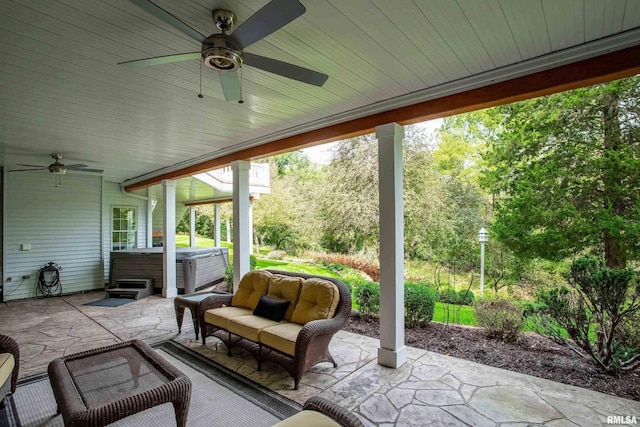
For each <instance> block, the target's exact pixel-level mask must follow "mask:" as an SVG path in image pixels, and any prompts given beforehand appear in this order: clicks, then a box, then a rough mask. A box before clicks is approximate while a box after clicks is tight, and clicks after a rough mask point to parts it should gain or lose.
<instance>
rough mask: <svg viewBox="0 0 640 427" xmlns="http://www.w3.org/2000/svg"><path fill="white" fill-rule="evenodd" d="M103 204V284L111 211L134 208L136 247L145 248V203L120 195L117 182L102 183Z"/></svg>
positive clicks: (107, 279)
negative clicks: (115, 208) (117, 208)
mask: <svg viewBox="0 0 640 427" xmlns="http://www.w3.org/2000/svg"><path fill="white" fill-rule="evenodd" d="M103 189H104V204H103V210H102V230H103V239H102V241H103V242H104V243H103V251H104V282H105V283H107V282H108V281H109V254H110V253H111V210H112V208H114V207H116V206H118V207H135V208H136V216H137V218H136V224H137V225H136V247H138V248H146V247H147V201H146V200H144V199H140V198H138V197H133V196H129V195H125V194H122V192H121V191H120V184H118V183H117V182H111V181H105V182H104V186H103Z"/></svg>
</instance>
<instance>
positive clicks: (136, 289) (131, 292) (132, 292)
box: [107, 279, 153, 299]
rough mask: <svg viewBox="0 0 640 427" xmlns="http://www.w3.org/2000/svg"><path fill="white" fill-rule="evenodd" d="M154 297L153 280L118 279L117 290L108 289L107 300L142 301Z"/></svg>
mask: <svg viewBox="0 0 640 427" xmlns="http://www.w3.org/2000/svg"><path fill="white" fill-rule="evenodd" d="M150 295H153V279H118V281H117V282H116V287H115V288H109V289H107V298H134V299H140V298H145V297H148V296H150Z"/></svg>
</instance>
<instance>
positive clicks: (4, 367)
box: [0, 353, 16, 398]
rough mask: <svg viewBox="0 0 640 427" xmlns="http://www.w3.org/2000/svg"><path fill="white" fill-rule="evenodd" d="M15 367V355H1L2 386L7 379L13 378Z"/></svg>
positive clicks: (0, 376) (0, 373)
mask: <svg viewBox="0 0 640 427" xmlns="http://www.w3.org/2000/svg"><path fill="white" fill-rule="evenodd" d="M14 366H16V359H15V358H14V357H13V354H11V353H0V385H2V384H4V383H5V382H6V381H7V379H9V377H11V374H12V373H13V367H14ZM0 398H1V396H0Z"/></svg>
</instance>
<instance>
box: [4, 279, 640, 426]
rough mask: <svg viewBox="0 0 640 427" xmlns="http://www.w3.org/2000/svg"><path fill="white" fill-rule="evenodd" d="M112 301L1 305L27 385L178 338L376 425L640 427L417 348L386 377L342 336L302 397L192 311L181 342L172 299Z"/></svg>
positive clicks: (628, 409) (638, 414) (592, 400)
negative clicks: (51, 371) (617, 425)
mask: <svg viewBox="0 0 640 427" xmlns="http://www.w3.org/2000/svg"><path fill="white" fill-rule="evenodd" d="M102 296H103V292H101V291H96V292H88V293H84V294H76V295H69V296H64V297H57V298H49V299H42V300H25V301H18V302H10V303H6V304H1V305H0V333H3V334H7V335H10V336H12V337H14V338H15V339H16V341H18V344H19V345H20V351H21V364H20V377H21V378H24V377H27V376H30V375H34V374H39V373H42V372H46V368H47V365H48V363H49V362H50V361H51V360H52V359H54V358H56V357H59V356H62V355H65V354H70V353H74V352H77V351H82V350H88V349H91V348H96V347H100V346H104V345H108V344H113V343H116V342H120V341H123V340H129V339H133V338H138V339H142V340H144V341H145V342H147V343H149V344H152V343H154V342H159V341H165V340H168V339H173V340H175V341H177V342H179V343H181V344H183V345H185V346H187V347H189V348H191V349H193V350H194V351H197V352H198V353H200V354H202V355H204V356H206V357H209V358H211V359H212V360H215V361H216V362H218V363H221V364H222V365H224V366H226V367H228V368H230V369H233V370H235V371H237V372H239V373H241V374H242V375H244V376H246V377H248V378H251V379H252V380H254V381H256V382H258V383H260V384H263V385H265V386H267V387H269V388H271V389H272V390H275V391H277V392H278V393H280V394H282V395H283V396H286V397H288V398H290V399H293V400H295V401H297V402H299V403H304V401H306V400H307V399H308V398H309V397H311V396H315V395H322V396H324V397H326V398H328V399H330V400H333V401H336V402H338V403H339V404H341V405H342V406H344V407H346V408H348V409H349V410H351V411H353V412H355V413H356V414H357V415H358V416H359V417H360V418H361V419H362V420H363V421H364V422H365V424H366V425H371V426H391V425H402V426H424V425H438V426H440V425H447V426H464V425H473V426H497V425H500V426H529V425H548V426H600V425H607V421H608V420H607V417H608V416H623V417H625V416H629V417H635V419H636V420H638V421H639V422H640V402H638V401H633V400H628V399H622V398H618V397H614V396H610V395H606V394H602V393H597V392H594V391H590V390H586V389H581V388H578V387H573V386H569V385H565V384H560V383H556V382H553V381H548V380H544V379H540V378H536V377H531V376H528V375H523V374H519V373H515V372H511V371H507V370H503V369H497V368H493V367H488V366H484V365H480V364H477V363H474V362H469V361H466V360H462V359H456V358H454V357H448V356H444V355H441V354H437V353H431V352H428V351H424V350H420V349H416V348H411V347H407V350H408V351H407V355H408V362H407V363H405V364H404V365H403V366H402V367H400V368H399V369H390V368H386V367H383V366H381V365H378V363H377V362H376V354H377V349H378V345H379V343H378V340H376V339H373V338H368V337H364V336H361V335H356V334H352V333H349V332H339V333H338V334H336V335H335V337H334V339H333V341H332V343H331V351H332V354H333V355H334V357H335V358H336V360H337V362H338V367H337V368H333V366H332V365H330V364H327V363H323V364H320V365H317V366H315V367H314V368H312V369H311V371H310V372H308V373H307V374H305V375H304V376H303V378H302V382H301V385H300V388H299V390H293V381H292V380H291V378H290V377H289V375H288V374H287V373H286V372H285V371H284V370H282V369H281V368H280V367H278V366H276V365H271V364H265V366H264V369H263V370H262V371H260V372H258V371H256V363H255V361H254V360H253V358H252V357H251V356H249V355H248V354H247V353H244V352H243V351H241V350H237V351H236V350H234V355H233V356H232V357H228V356H227V351H226V347H225V346H224V344H222V343H221V342H220V341H218V340H217V339H216V338H214V337H209V338H208V339H207V344H206V346H203V345H202V343H201V341H196V340H195V336H194V332H193V325H192V324H191V319H190V316H189V311H188V310H187V311H186V313H185V318H184V322H183V328H182V333H181V334H178V328H177V324H176V320H175V314H174V309H173V301H172V300H171V299H164V298H161V297H158V296H152V297H148V298H145V299H142V300H140V301H135V302H132V303H129V304H126V305H124V306H121V307H94V306H85V305H83V304H84V303H86V302H90V301H94V300H96V299H100V298H102ZM638 386H639V387H640V384H639V385H638ZM632 420H633V419H632ZM609 421H612V420H611V419H609ZM613 421H620V420H619V419H617V420H613ZM623 425H624V424H623Z"/></svg>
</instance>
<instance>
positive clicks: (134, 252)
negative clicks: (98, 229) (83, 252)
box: [109, 247, 229, 294]
mask: <svg viewBox="0 0 640 427" xmlns="http://www.w3.org/2000/svg"><path fill="white" fill-rule="evenodd" d="M162 249H163V248H161V247H160V248H140V249H129V250H126V251H114V252H111V261H110V267H109V287H110V288H115V287H116V285H117V281H118V279H153V287H154V288H155V291H156V293H160V292H162V288H163V287H164V279H163V277H162V271H163V267H162ZM228 264H229V249H228V248H176V285H177V287H178V292H179V293H187V294H190V293H193V292H195V291H196V290H198V289H201V288H203V287H205V286H207V285H210V284H213V283H218V282H221V281H222V280H223V279H224V272H225V269H226V268H227V265H228Z"/></svg>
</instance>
